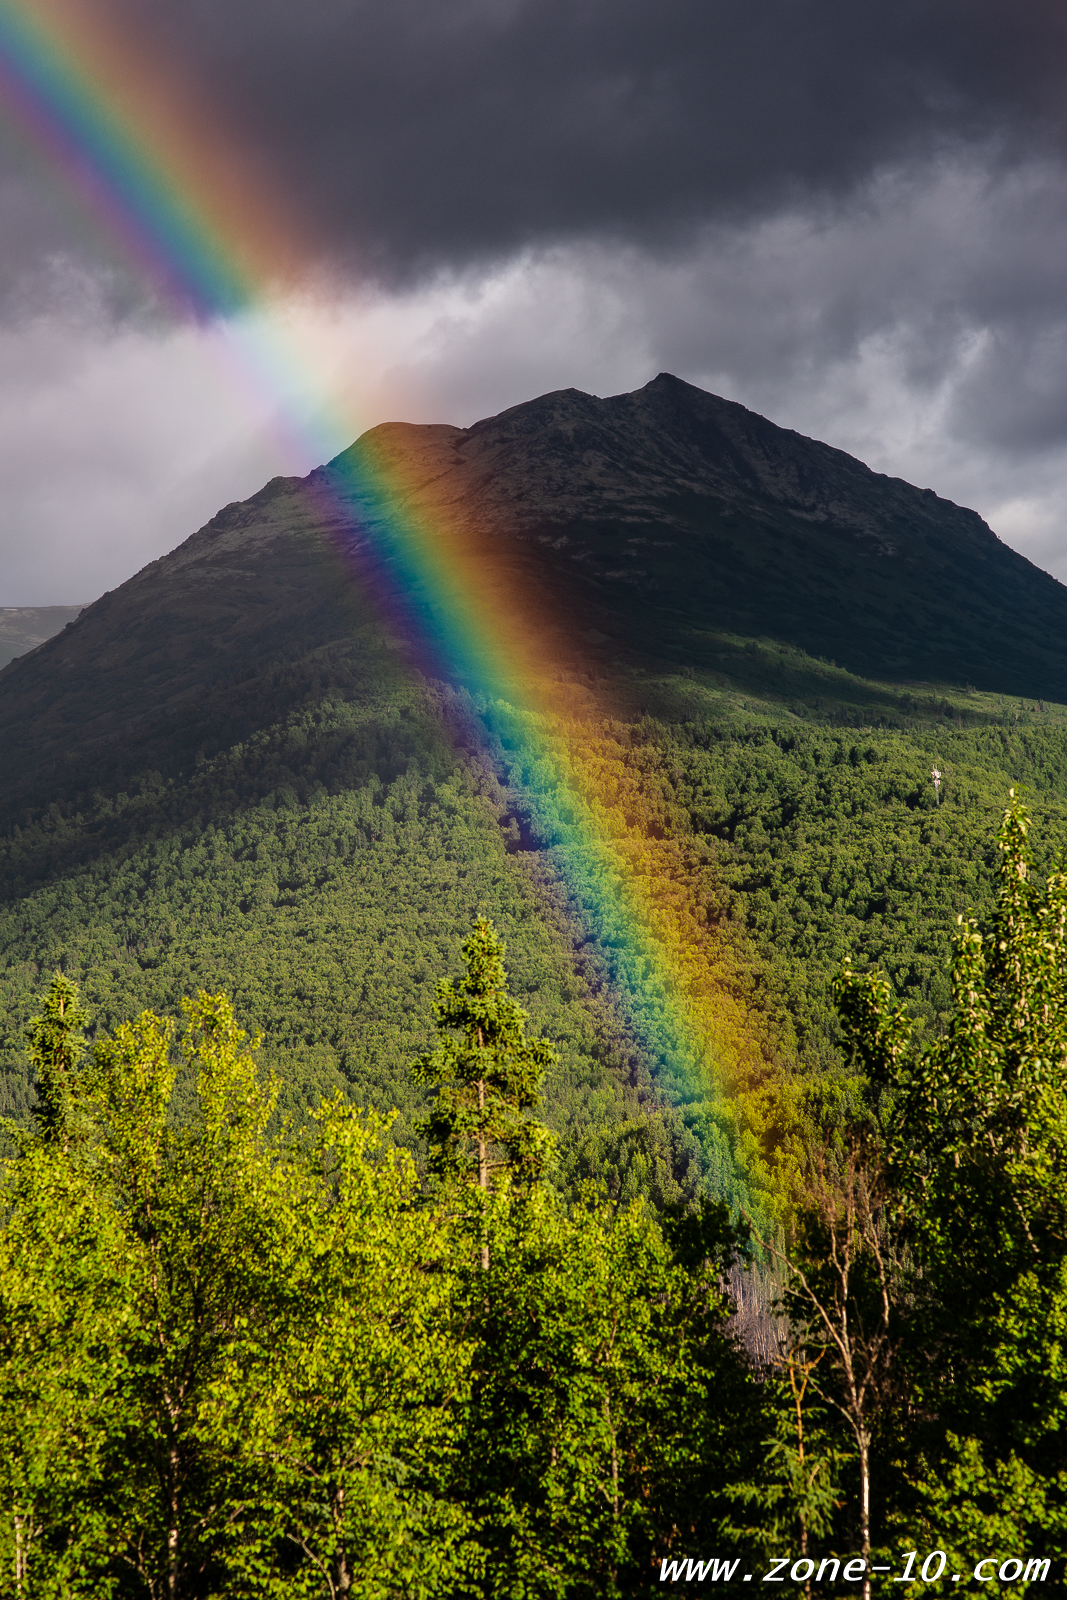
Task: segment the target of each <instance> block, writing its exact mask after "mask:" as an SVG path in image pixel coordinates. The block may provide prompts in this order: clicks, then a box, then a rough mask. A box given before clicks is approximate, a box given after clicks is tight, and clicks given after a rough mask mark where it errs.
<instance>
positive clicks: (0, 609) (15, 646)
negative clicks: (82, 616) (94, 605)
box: [0, 606, 85, 667]
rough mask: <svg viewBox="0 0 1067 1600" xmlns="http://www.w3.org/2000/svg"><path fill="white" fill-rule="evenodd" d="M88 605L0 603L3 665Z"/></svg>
mask: <svg viewBox="0 0 1067 1600" xmlns="http://www.w3.org/2000/svg"><path fill="white" fill-rule="evenodd" d="M84 609H85V607H84V606H0V667H6V666H7V663H8V662H9V661H14V659H15V657H16V656H22V655H25V654H26V652H27V651H28V650H36V648H37V646H38V645H39V644H44V642H45V640H46V639H51V638H52V636H53V634H56V633H58V632H59V631H60V629H61V628H65V627H66V626H67V623H68V622H73V621H74V620H75V618H76V617H77V616H78V615H79V613H80V612H82V611H84Z"/></svg>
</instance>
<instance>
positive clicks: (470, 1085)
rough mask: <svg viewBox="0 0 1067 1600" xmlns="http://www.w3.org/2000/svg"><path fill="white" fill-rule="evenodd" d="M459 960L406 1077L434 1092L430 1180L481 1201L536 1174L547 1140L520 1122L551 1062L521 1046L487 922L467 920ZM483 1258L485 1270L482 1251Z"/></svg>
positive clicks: (525, 1120) (550, 1054)
mask: <svg viewBox="0 0 1067 1600" xmlns="http://www.w3.org/2000/svg"><path fill="white" fill-rule="evenodd" d="M463 961H464V966H465V968H466V970H465V972H464V975H463V977H462V978H460V979H459V981H458V982H456V983H453V982H452V980H451V979H450V978H445V979H442V981H441V982H440V983H439V984H438V985H437V1000H436V1003H435V1005H434V1015H435V1018H436V1021H437V1028H438V1031H439V1033H440V1035H441V1038H440V1043H439V1044H438V1046H437V1049H436V1050H433V1051H430V1052H428V1053H427V1054H425V1055H421V1056H419V1057H418V1058H417V1059H416V1060H415V1061H413V1062H412V1064H411V1075H412V1077H413V1078H414V1080H415V1082H416V1083H425V1084H429V1085H431V1086H432V1087H433V1088H434V1090H435V1091H436V1093H435V1096H434V1101H433V1104H432V1106H431V1108H430V1111H429V1113H428V1115H427V1116H426V1118H425V1120H424V1122H423V1124H422V1131H423V1132H424V1133H425V1134H426V1137H427V1139H428V1140H429V1145H430V1169H431V1171H432V1172H434V1173H436V1174H437V1175H438V1176H439V1177H446V1178H449V1177H451V1178H459V1179H460V1180H461V1181H465V1182H467V1183H470V1184H474V1185H476V1186H477V1187H478V1189H479V1190H481V1191H482V1192H483V1193H484V1194H488V1192H489V1190H490V1189H491V1188H492V1187H494V1178H495V1177H497V1176H501V1177H502V1176H504V1175H506V1176H507V1178H509V1179H511V1180H513V1181H518V1182H520V1183H530V1182H532V1181H534V1180H535V1179H537V1178H539V1177H540V1176H541V1175H542V1173H543V1172H544V1169H545V1165H546V1162H547V1160H548V1156H549V1152H550V1149H551V1144H552V1136H551V1134H550V1133H549V1131H548V1129H547V1128H545V1127H544V1126H543V1125H542V1124H541V1123H539V1122H537V1121H535V1120H534V1119H533V1118H532V1117H531V1116H530V1115H529V1113H530V1112H531V1111H533V1110H534V1109H536V1107H537V1106H539V1105H540V1103H541V1080H542V1077H543V1075H544V1071H545V1068H546V1067H548V1066H551V1065H552V1064H553V1063H554V1062H555V1060H556V1053H555V1051H554V1050H553V1048H552V1046H551V1044H549V1042H548V1040H547V1039H527V1037H526V1021H527V1017H526V1012H525V1011H523V1009H522V1007H521V1006H520V1005H519V1004H518V1003H517V1002H516V1001H515V1000H514V999H513V998H512V996H511V995H510V994H509V993H508V986H507V985H508V980H507V973H506V971H505V970H504V945H503V943H502V941H501V939H500V938H499V936H498V934H497V932H496V929H495V928H494V927H493V924H492V923H491V922H490V921H489V920H488V918H486V917H478V918H477V920H476V921H475V923H474V926H473V928H472V929H471V932H470V934H469V936H468V938H467V941H466V943H465V944H464V946H463ZM482 1258H483V1265H485V1264H487V1263H488V1247H487V1246H485V1245H483V1248H482Z"/></svg>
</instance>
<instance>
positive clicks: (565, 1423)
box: [457, 1184, 761, 1600]
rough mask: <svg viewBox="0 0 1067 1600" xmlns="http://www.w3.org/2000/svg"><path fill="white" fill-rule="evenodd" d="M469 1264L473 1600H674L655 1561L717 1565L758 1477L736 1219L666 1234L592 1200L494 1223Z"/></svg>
mask: <svg viewBox="0 0 1067 1600" xmlns="http://www.w3.org/2000/svg"><path fill="white" fill-rule="evenodd" d="M491 1230H492V1251H491V1257H490V1266H489V1268H488V1272H487V1273H483V1272H482V1271H481V1269H480V1268H479V1267H478V1266H477V1265H475V1264H473V1263H472V1265H471V1267H470V1270H469V1272H468V1274H467V1280H466V1303H465V1325H466V1327H467V1328H468V1330H469V1333H470V1335H471V1336H472V1337H473V1340H474V1349H473V1352H472V1357H471V1363H472V1368H471V1370H472V1384H471V1396H470V1402H469V1406H468V1409H467V1420H466V1434H465V1439H464V1449H463V1450H462V1452H461V1455H460V1457H459V1472H458V1474H457V1486H458V1491H459V1493H460V1495H461V1497H462V1498H463V1500H464V1501H465V1503H466V1504H467V1505H468V1506H469V1508H470V1511H471V1515H472V1519H473V1520H474V1522H475V1525H476V1527H477V1530H478V1537H479V1540H480V1541H481V1543H482V1545H483V1547H484V1549H485V1554H486V1559H485V1571H484V1578H483V1579H482V1581H481V1583H478V1584H472V1585H471V1587H470V1589H469V1591H467V1592H469V1593H471V1594H481V1595H486V1596H492V1597H500V1600H504V1597H511V1596H523V1597H524V1600H564V1597H566V1600H593V1597H594V1596H597V1597H599V1596H613V1597H616V1600H620V1597H622V1596H624V1595H625V1596H640V1595H650V1594H653V1593H656V1594H658V1593H661V1592H662V1590H661V1585H660V1572H661V1568H660V1563H661V1561H663V1560H665V1559H668V1558H670V1559H677V1558H679V1557H681V1558H682V1566H683V1568H684V1566H685V1558H686V1557H692V1556H694V1555H696V1554H698V1553H700V1552H702V1551H708V1550H715V1549H720V1550H721V1548H722V1543H721V1541H722V1537H723V1529H722V1523H723V1519H724V1516H725V1515H726V1512H727V1510H728V1499H727V1493H726V1486H727V1485H728V1484H729V1483H730V1482H731V1481H732V1480H733V1479H734V1478H736V1477H737V1476H738V1475H739V1473H742V1472H748V1473H752V1472H754V1471H755V1470H756V1462H755V1460H754V1459H753V1455H754V1452H755V1451H757V1450H758V1446H759V1437H760V1429H759V1426H758V1421H757V1419H758V1417H759V1412H760V1406H761V1401H760V1395H759V1385H758V1384H757V1383H756V1381H755V1379H754V1376H753V1374H752V1372H751V1370H750V1369H749V1367H748V1364H747V1362H746V1361H745V1359H744V1356H743V1353H742V1352H741V1351H740V1350H739V1349H738V1348H737V1346H736V1344H735V1342H734V1341H733V1340H732V1339H731V1337H730V1334H729V1330H728V1319H729V1314H730V1303H729V1300H728V1298H727V1296H726V1295H725V1293H724V1292H723V1289H722V1276H723V1273H724V1272H725V1271H726V1270H728V1268H729V1265H730V1263H731V1262H732V1261H733V1259H734V1250H735V1248H736V1243H737V1240H736V1234H735V1232H734V1230H733V1229H732V1228H731V1227H730V1226H729V1223H728V1221H727V1219H726V1217H725V1207H722V1206H717V1205H712V1204H708V1205H705V1206H703V1207H702V1208H701V1210H700V1211H698V1212H696V1213H690V1214H687V1215H685V1216H683V1217H681V1218H679V1219H667V1220H666V1222H665V1223H661V1222H660V1221H659V1220H658V1219H657V1218H656V1217H655V1215H654V1214H653V1212H652V1210H651V1208H650V1207H649V1206H648V1205H647V1204H645V1203H643V1202H642V1201H640V1200H639V1201H637V1202H635V1203H634V1204H632V1205H629V1206H626V1207H625V1208H623V1209H622V1210H621V1211H616V1209H615V1208H614V1206H612V1205H611V1204H609V1203H606V1202H605V1201H604V1199H603V1197H602V1196H600V1195H598V1194H597V1193H596V1191H595V1188H594V1186H593V1185H591V1184H590V1185H586V1186H585V1188H584V1191H583V1193H582V1195H581V1196H580V1198H579V1202H578V1203H577V1204H576V1205H574V1206H573V1207H572V1208H571V1209H570V1210H569V1213H568V1214H567V1215H564V1214H563V1212H562V1208H561V1207H560V1206H559V1205H558V1204H557V1203H556V1202H555V1200H554V1198H553V1196H552V1195H551V1194H550V1193H549V1192H547V1191H545V1190H544V1189H543V1188H542V1189H540V1190H535V1191H534V1192H533V1193H532V1194H531V1195H529V1196H528V1197H524V1198H523V1199H522V1200H521V1201H519V1202H518V1203H515V1202H513V1203H512V1204H510V1205H507V1206H503V1205H502V1206H500V1207H498V1208H497V1209H496V1210H494V1212H493V1215H492V1219H491Z"/></svg>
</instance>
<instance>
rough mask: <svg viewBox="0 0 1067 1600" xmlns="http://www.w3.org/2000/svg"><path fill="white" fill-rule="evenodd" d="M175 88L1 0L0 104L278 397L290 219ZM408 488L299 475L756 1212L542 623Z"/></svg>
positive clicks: (757, 1166) (717, 1179)
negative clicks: (228, 166) (495, 760)
mask: <svg viewBox="0 0 1067 1600" xmlns="http://www.w3.org/2000/svg"><path fill="white" fill-rule="evenodd" d="M183 94H184V90H183V89H182V88H181V87H180V86H177V85H175V84H173V83H171V82H170V81H169V80H168V79H167V76H166V74H165V73H164V72H162V71H161V70H160V68H159V64H158V63H156V62H153V61H148V60H146V59H145V58H144V57H143V56H139V55H137V53H136V51H135V48H134V46H133V44H132V43H131V42H130V41H129V40H128V39H126V38H120V37H118V36H117V33H116V32H115V31H114V30H112V29H111V28H109V27H107V26H103V27H102V26H101V24H100V20H99V16H97V17H95V18H92V17H89V16H88V15H87V13H86V10H85V9H84V8H81V7H79V6H78V5H77V4H76V3H71V0H33V4H32V6H31V5H30V4H29V3H27V0H0V105H2V106H3V107H4V108H5V109H6V111H7V113H8V115H9V117H10V118H11V119H12V120H13V121H14V122H15V124H16V125H17V126H18V128H20V129H21V130H22V132H23V134H24V135H25V136H26V137H27V139H28V140H29V141H30V144H31V146H32V148H33V149H34V150H35V151H37V152H39V153H43V154H44V155H45V156H46V158H47V160H48V161H49V162H50V163H51V165H52V166H53V167H54V168H56V169H58V170H59V171H60V172H61V174H62V175H63V176H64V178H65V181H66V183H67V184H68V186H69V190H70V191H71V193H72V194H73V195H74V196H75V197H76V199H77V200H78V202H79V203H80V204H81V205H82V207H83V208H84V209H85V210H86V212H87V213H88V215H89V217H90V219H91V220H92V221H93V223H94V224H95V225H96V226H97V227H102V228H103V229H104V230H105V232H106V234H107V235H108V236H109V238H110V239H111V240H112V241H115V242H117V244H118V246H119V248H120V250H121V252H122V254H123V256H124V258H125V259H128V260H132V261H133V262H134V263H135V264H136V265H137V267H138V269H139V270H140V271H141V272H143V273H145V274H147V275H148V277H149V278H150V280H151V281H152V283H153V284H154V285H155V286H156V287H157V290H158V292H159V293H160V294H161V295H163V296H164V297H165V298H166V299H167V300H168V301H169V302H170V303H171V304H173V305H174V306H176V307H177V308H178V309H179V310H181V311H183V312H185V313H186V314H187V313H189V312H192V313H193V314H194V315H196V316H197V317H199V318H201V319H203V320H205V321H210V322H212V323H213V324H216V325H218V326H219V327H220V328H223V329H225V330H226V331H227V332H228V333H230V334H231V335H232V343H233V345H234V348H235V351H236V359H237V360H238V362H239V363H240V364H242V365H243V367H244V368H245V370H246V373H247V377H248V380H250V381H252V382H254V383H255V384H256V385H258V386H260V387H261V388H262V386H264V385H266V386H267V390H266V392H267V393H269V394H272V395H278V396H279V397H280V396H282V395H284V394H285V393H286V392H288V390H289V389H291V387H292V379H293V378H294V376H295V377H297V378H299V379H301V380H302V381H305V383H306V376H307V375H306V374H305V373H303V372H301V371H299V370H294V369H299V363H300V359H301V358H300V354H299V352H298V351H296V350H294V349H293V348H291V347H290V346H289V345H288V343H287V341H286V338H285V335H284V330H283V329H282V327H281V326H276V325H273V324H272V321H271V318H270V317H269V316H266V317H262V316H261V317H259V318H257V319H256V327H257V329H258V330H259V331H257V333H256V335H255V337H254V338H250V337H249V334H248V323H247V319H246V320H245V324H244V326H243V327H242V325H241V324H242V319H241V317H240V315H239V314H240V313H242V312H245V311H249V310H254V309H259V308H262V307H267V308H269V305H270V302H271V298H272V296H274V295H275V294H276V293H277V291H278V289H279V287H280V286H283V285H285V284H286V283H287V282H289V283H292V282H294V281H295V278H296V274H297V273H298V272H299V267H300V263H299V262H298V261H297V260H295V259H294V256H293V251H292V246H291V243H290V241H291V240H292V239H293V238H294V237H295V238H298V237H300V228H299V222H298V220H294V219H293V218H291V217H290V216H288V215H287V214H286V213H285V211H284V208H283V207H282V206H281V205H279V204H278V203H277V201H276V199H275V197H274V196H273V195H271V194H269V193H268V192H267V191H266V189H265V188H264V186H263V185H261V184H257V183H255V182H249V181H248V172H247V170H243V171H238V170H237V167H236V164H235V166H234V169H233V170H230V171H227V170H220V162H219V154H218V153H219V150H220V149H225V148H227V141H226V136H225V133H224V132H223V133H222V134H220V132H219V130H218V129H217V127H214V126H213V125H212V124H213V118H211V117H210V116H208V115H206V114H205V112H204V109H203V108H198V109H197V113H196V115H193V114H192V112H191V111H190V107H189V104H188V100H187V99H183ZM288 422H289V425H290V426H291V427H292V429H293V432H294V434H295V435H298V436H302V440H303V443H304V444H305V445H307V444H308V443H310V444H312V445H313V446H314V445H316V444H318V445H319V448H321V443H320V441H317V440H315V439H312V438H309V436H308V435H307V433H306V432H303V433H302V430H305V429H306V427H307V424H306V423H304V422H303V421H302V419H301V418H300V417H299V416H296V415H292V416H290V417H289V418H288ZM347 422H348V419H347V418H346V417H345V416H343V415H335V416H333V417H331V419H330V426H331V428H334V427H336V429H337V430H338V433H339V435H340V436H341V437H345V436H347V437H349V438H351V437H352V436H353V434H354V433H356V432H357V431H360V430H359V428H358V427H357V426H352V427H348V426H347ZM335 436H336V435H335ZM320 438H321V436H320ZM409 491H410V485H409V484H407V483H406V482H405V481H403V478H402V476H401V474H400V472H399V470H398V469H396V468H395V467H393V466H391V465H390V464H389V462H388V460H387V459H381V458H378V457H376V455H375V453H374V450H373V447H372V446H366V447H363V448H359V447H354V448H353V449H351V450H349V451H346V452H345V453H344V454H343V455H342V456H340V457H338V458H337V459H336V460H335V461H334V462H332V463H331V464H330V467H329V468H327V469H320V470H319V471H318V472H316V473H315V474H314V475H313V492H314V493H316V494H317V495H318V496H320V497H322V498H323V499H325V500H326V501H327V502H328V509H329V511H330V512H331V514H332V515H331V520H332V521H333V522H334V523H335V524H337V523H338V521H340V523H341V525H342V527H344V528H347V530H348V533H347V535H346V534H342V535H341V536H340V537H339V539H338V548H339V550H340V553H341V555H342V557H343V558H346V559H347V558H350V557H352V553H353V550H354V548H355V546H356V544H357V543H358V542H359V541H360V540H364V541H365V540H366V539H367V538H368V537H369V538H370V540H371V541H372V543H373V545H374V547H375V553H376V556H377V557H378V558H380V559H377V560H376V562H375V567H376V571H377V572H378V574H379V580H380V581H384V582H385V583H386V584H387V586H388V588H389V593H388V596H387V600H388V604H389V609H390V611H391V612H392V613H393V615H394V616H395V615H396V614H397V613H399V614H400V615H401V616H402V617H403V618H404V619H405V621H406V624H407V626H408V628H409V630H410V632H411V634H412V636H413V637H414V638H415V639H416V640H417V642H418V644H419V646H420V648H421V650H422V652H423V659H424V660H426V659H428V660H429V661H430V663H431V667H432V669H433V671H434V672H435V673H436V674H438V675H439V676H441V677H442V678H444V679H445V680H446V681H447V682H449V683H450V684H452V685H453V686H454V688H455V689H456V691H457V692H458V694H459V696H460V697H461V698H462V700H463V703H464V705H465V706H466V707H467V710H468V715H469V716H470V717H471V718H473V719H475V720H476V721H477V722H478V724H479V725H480V730H481V738H482V743H483V745H484V747H485V748H486V749H487V750H495V752H496V753H497V755H498V756H499V754H500V752H501V750H502V749H503V748H504V744H505V743H506V747H507V763H506V764H507V767H508V773H509V778H510V781H511V782H512V783H513V784H514V785H516V786H518V787H520V789H521V793H522V795H523V801H524V806H525V808H526V809H527V811H528V813H529V814H530V816H531V817H532V819H533V820H534V822H535V824H536V825H537V826H538V827H539V828H540V829H541V830H542V831H543V832H544V833H546V834H547V835H548V836H550V837H552V838H553V839H554V841H555V843H556V846H557V848H556V850H555V858H556V860H557V862H558V864H559V867H560V870H561V873H562V877H563V880H564V883H565V885H566V889H567V891H568V893H569V896H570V898H571V900H572V902H573V903H574V904H575V905H576V906H577V907H578V908H579V909H580V913H581V915H582V917H583V918H584V920H585V923H586V926H587V928H588V930H589V932H590V935H591V936H592V937H593V938H595V939H596V941H597V943H598V945H599V946H600V947H601V948H602V949H607V950H609V951H611V952H612V978H613V981H614V983H615V985H616V990H617V996H616V997H617V1001H618V1004H619V1007H620V1009H621V1011H622V1013H623V1014H624V1016H625V1017H626V1019H627V1021H628V1022H629V1023H630V1025H631V1026H633V1027H634V1029H635V1030H636V1031H637V1033H638V1035H639V1036H640V1037H641V1038H642V1040H643V1042H644V1044H645V1046H646V1049H647V1050H648V1052H649V1053H650V1054H651V1056H652V1057H653V1058H654V1059H655V1060H657V1061H658V1063H659V1071H660V1079H661V1088H663V1089H664V1091H665V1092H668V1093H669V1096H670V1098H671V1099H673V1100H674V1101H675V1102H677V1103H680V1104H683V1105H684V1106H685V1107H686V1108H687V1111H688V1113H689V1116H688V1121H689V1123H690V1126H693V1125H695V1124H696V1125H699V1128H700V1132H699V1135H698V1137H699V1142H700V1145H701V1147H702V1161H703V1169H704V1173H705V1177H706V1181H707V1182H708V1184H709V1186H710V1187H712V1188H713V1189H714V1190H715V1191H717V1192H718V1193H719V1194H720V1195H723V1196H725V1197H727V1198H729V1199H730V1200H731V1201H732V1202H733V1203H734V1204H741V1203H743V1204H744V1205H745V1206H746V1207H747V1208H754V1209H756V1210H757V1212H761V1213H763V1214H766V1213H765V1182H766V1172H765V1169H763V1168H762V1161H761V1158H760V1154H759V1151H758V1148H757V1147H756V1144H755V1141H754V1140H752V1139H751V1137H749V1138H748V1139H747V1141H746V1139H745V1137H744V1136H742V1135H740V1134H739V1131H738V1129H737V1127H736V1126H735V1125H734V1124H733V1123H732V1122H731V1119H730V1116H729V1114H728V1110H727V1108H726V1106H725V1102H724V1098H723V1094H722V1087H721V1083H722V1079H721V1047H720V1045H719V1044H718V1043H716V1042H715V1037H714V1028H713V1027H712V1025H711V1024H710V1022H709V1017H708V1014H707V1011H706V1009H705V1010H704V1011H702V1010H701V1007H700V1006H699V1004H696V1003H694V1001H693V999H692V997H691V996H692V991H693V989H694V987H695V985H694V982H693V979H694V972H693V970H692V968H693V953H692V951H687V950H686V948H685V947H684V942H681V943H680V942H679V940H678V938H677V937H674V938H673V939H672V937H671V936H670V931H669V929H668V927H667V926H666V924H665V921H664V918H663V916H662V914H661V912H659V911H657V897H656V892H655V890H656V886H655V885H650V884H648V883H647V882H645V883H642V881H641V880H640V878H639V877H637V876H635V874H633V873H632V872H630V871H628V870H627V862H626V850H625V841H624V840H623V841H621V842H620V840H619V838H618V837H617V835H613V832H612V829H611V828H610V827H609V826H607V825H606V822H605V809H604V806H603V805H602V804H601V802H600V798H599V797H598V796H597V794H596V793H595V784H593V783H592V782H591V780H590V778H589V775H588V774H587V773H586V772H585V771H584V769H583V767H582V764H581V761H580V760H578V759H575V758H574V754H573V751H568V748H567V741H566V739H565V738H561V736H560V729H561V717H562V716H563V714H564V711H565V707H564V706H563V705H562V702H561V701H560V699H559V695H560V693H561V691H559V690H558V687H557V688H553V679H554V677H555V673H554V672H553V671H552V670H551V651H550V649H549V643H548V641H547V639H546V635H545V634H544V632H543V630H539V629H538V628H536V627H534V626H533V625H532V623H531V618H530V616H529V608H528V603H526V602H525V601H524V598H523V596H522V595H520V594H518V593H515V592H512V591H511V590H510V589H509V587H508V583H507V580H506V577H505V575H504V574H502V573H499V572H495V573H494V572H491V568H490V567H489V566H487V552H486V549H485V547H484V546H482V545H479V542H478V540H477V537H476V536H475V535H473V534H471V532H470V530H465V529H463V528H462V527H460V526H459V524H458V521H457V520H456V519H450V518H449V517H448V515H447V514H444V513H442V514H441V515H440V516H434V517H427V516H426V515H425V514H423V515H419V516H415V515H413V514H412V513H411V512H410V511H409V510H408V509H407V506H408V504H409V502H410V498H411V497H410V492H409ZM338 512H340V513H341V515H340V517H338ZM353 559H354V557H353ZM487 572H488V573H490V577H491V584H492V603H491V604H486V603H485V590H486V582H487ZM383 573H384V574H385V578H384V580H382V579H381V574H383ZM505 734H506V740H504V739H503V738H502V736H503V735H505ZM697 976H699V974H697ZM761 1193H762V1194H763V1198H761Z"/></svg>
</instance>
